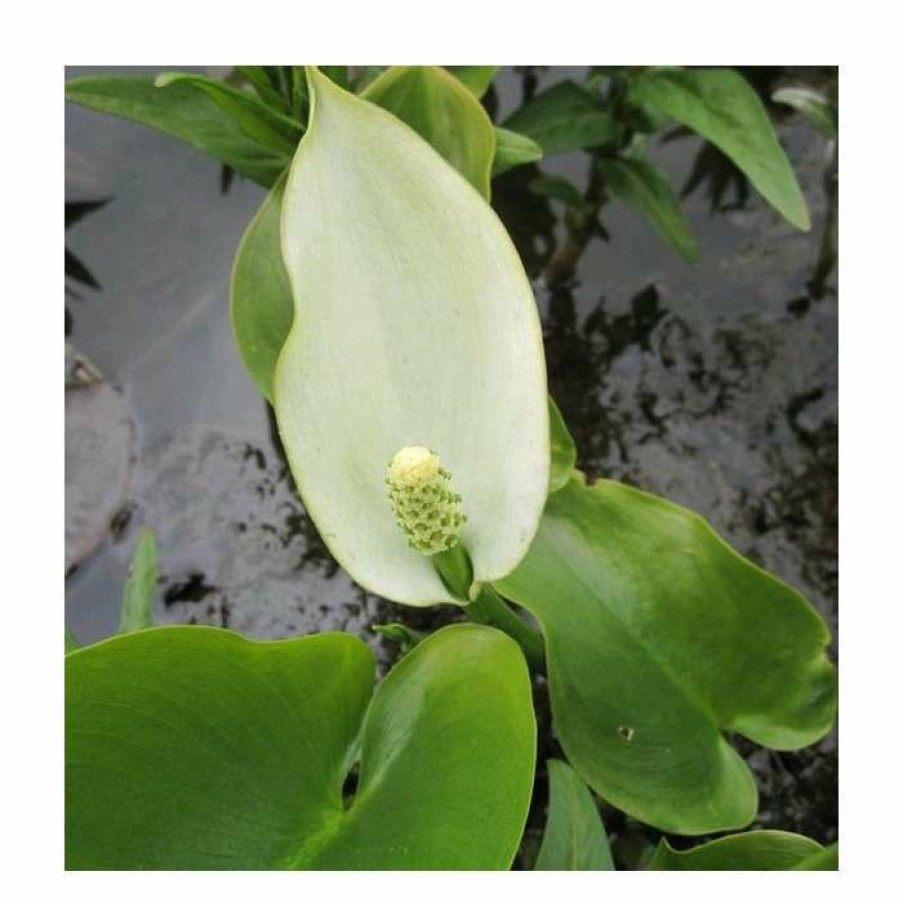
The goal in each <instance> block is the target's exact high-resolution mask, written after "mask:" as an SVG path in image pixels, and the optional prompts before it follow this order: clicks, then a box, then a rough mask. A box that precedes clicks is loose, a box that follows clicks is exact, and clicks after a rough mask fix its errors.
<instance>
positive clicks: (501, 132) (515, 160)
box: [492, 126, 542, 176]
mask: <svg viewBox="0 0 903 903" xmlns="http://www.w3.org/2000/svg"><path fill="white" fill-rule="evenodd" d="M541 159H542V148H541V147H540V146H539V145H538V144H537V143H536V142H535V141H534V140H533V139H532V138H528V137H527V136H526V135H519V134H518V133H517V132H512V131H511V130H510V129H503V128H499V127H498V126H496V128H495V159H494V160H493V161H492V175H493V176H499V175H501V174H502V173H503V172H507V171H508V170H509V169H514V167H516V166H523V165H524V164H525V163H535V162H536V161H537V160H541Z"/></svg>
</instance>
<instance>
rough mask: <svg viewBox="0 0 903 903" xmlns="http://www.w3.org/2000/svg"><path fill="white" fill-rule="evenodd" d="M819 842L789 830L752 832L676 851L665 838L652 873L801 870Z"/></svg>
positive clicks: (660, 845)
mask: <svg viewBox="0 0 903 903" xmlns="http://www.w3.org/2000/svg"><path fill="white" fill-rule="evenodd" d="M821 852H823V850H822V846H821V844H820V843H816V842H815V841H814V840H810V839H809V838H808V837H803V836H802V835H801V834H790V833H788V832H786V831H749V832H748V833H746V834H732V835H731V836H729V837H719V838H718V839H717V840H713V841H711V842H710V843H704V844H702V845H700V846H698V847H693V849H691V850H675V849H674V848H673V847H672V846H671V845H670V844H669V843H668V841H667V840H665V839H664V838H662V840H661V841H660V842H659V845H658V847H657V848H656V850H655V855H654V856H653V857H652V861H651V862H650V863H649V868H650V869H652V870H653V871H671V872H756V871H769V872H771V871H784V870H787V869H793V868H798V867H799V865H800V863H802V862H804V861H806V860H807V859H808V858H809V857H810V856H812V855H813V854H820V853H821Z"/></svg>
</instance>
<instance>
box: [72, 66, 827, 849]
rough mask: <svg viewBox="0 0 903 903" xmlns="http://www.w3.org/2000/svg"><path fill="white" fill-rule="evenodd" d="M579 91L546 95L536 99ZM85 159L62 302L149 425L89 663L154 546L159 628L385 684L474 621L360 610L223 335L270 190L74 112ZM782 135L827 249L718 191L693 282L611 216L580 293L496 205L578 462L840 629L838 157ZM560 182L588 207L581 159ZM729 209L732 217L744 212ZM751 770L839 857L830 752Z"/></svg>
mask: <svg viewBox="0 0 903 903" xmlns="http://www.w3.org/2000/svg"><path fill="white" fill-rule="evenodd" d="M147 71H148V72H155V71H158V70H147ZM74 74H82V72H81V71H79V70H72V71H71V72H70V73H69V75H70V76H71V75H74ZM561 74H562V73H561V72H560V71H558V72H551V73H539V75H538V78H539V82H540V84H542V82H543V81H544V80H546V81H549V80H557V79H558V78H560V77H561ZM522 90H523V80H522V77H521V75H520V74H519V73H515V72H511V71H506V72H505V73H504V74H503V77H502V78H501V79H500V80H499V92H498V97H497V103H498V105H499V108H500V109H501V111H502V112H504V111H505V110H510V109H511V108H513V106H515V105H516V104H517V103H518V102H519V99H520V96H521V92H522ZM66 135H67V137H66V184H67V199H69V200H91V199H98V198H111V200H110V201H109V203H107V204H106V205H105V206H104V207H102V208H101V209H99V210H96V211H94V212H93V213H91V214H90V215H88V216H86V217H85V218H84V219H83V220H81V221H80V222H79V223H77V224H76V225H74V226H73V227H72V228H71V229H70V230H69V231H68V232H67V245H68V247H69V248H70V249H71V250H72V251H74V252H75V253H76V254H77V255H78V257H79V258H80V259H81V260H82V261H83V263H84V264H85V265H86V266H88V267H89V269H90V270H91V272H92V273H93V275H94V276H95V278H96V279H97V281H98V282H99V283H100V285H101V286H102V288H101V289H99V290H91V289H88V288H84V287H77V290H78V293H79V295H80V298H74V299H70V300H69V301H68V308H69V311H70V314H71V322H72V330H71V335H70V338H71V340H72V342H73V343H74V344H75V346H76V347H77V348H78V349H79V351H81V352H82V353H83V354H85V355H87V357H88V358H89V359H90V361H91V362H92V363H93V364H94V365H95V366H96V367H97V368H99V370H100V371H101V372H102V373H103V375H104V376H105V378H106V380H107V381H108V383H110V384H112V385H113V386H115V387H116V388H117V389H118V390H119V391H120V393H121V398H120V399H119V401H120V402H124V404H125V406H126V408H127V409H128V411H130V412H131V420H132V426H133V431H132V432H129V431H122V432H123V434H124V435H127V436H128V437H129V439H128V441H127V442H126V441H124V442H123V444H122V446H121V447H119V448H113V447H111V448H110V449H109V450H107V451H106V452H105V453H106V454H110V455H111V456H112V457H111V461H112V460H117V461H118V460H120V459H121V458H123V457H124V458H125V459H127V460H128V467H127V468H126V470H127V472H128V473H129V480H128V485H127V486H126V487H125V489H124V491H123V492H122V498H121V500H120V502H119V504H118V505H117V507H116V514H115V516H114V517H113V518H112V525H111V527H110V529H108V530H107V536H106V539H105V540H104V541H103V543H102V544H101V546H100V547H99V548H98V549H96V550H95V551H94V552H93V553H92V554H90V555H89V556H88V557H87V558H86V559H85V560H83V561H82V562H81V563H80V564H79V565H78V566H77V567H76V568H75V570H74V571H73V572H72V573H70V575H69V577H68V578H67V582H66V617H67V623H68V624H69V626H70V628H71V629H72V630H73V632H74V633H75V635H76V636H77V637H78V638H79V640H81V641H82V642H88V641H91V640H94V639H97V638H99V637H101V636H105V635H108V634H109V633H112V632H113V631H114V630H115V629H116V625H117V623H118V606H119V595H120V592H121V586H122V582H123V579H124V575H125V570H126V567H127V562H128V558H129V554H130V551H131V548H132V545H133V543H134V540H135V537H136V534H137V530H138V528H140V527H141V526H143V525H148V526H150V527H152V528H153V529H154V530H155V532H156V534H157V537H158V541H159V544H160V559H161V580H160V587H159V594H158V600H157V620H158V622H159V623H180V622H191V623H212V624H222V625H226V626H229V627H231V628H234V629H236V630H238V631H241V632H244V633H247V634H249V635H253V636H259V637H277V636H285V635H292V634H297V633H308V632H312V631H317V630H333V629H341V630H349V631H352V632H355V633H357V634H359V635H361V636H364V637H366V638H367V639H368V640H370V641H371V642H372V643H373V644H374V648H375V649H376V650H377V652H378V655H379V657H380V660H381V661H382V662H383V663H384V664H386V663H388V662H389V661H390V660H391V659H392V657H393V656H394V654H395V651H396V650H395V647H394V645H393V644H392V643H390V642H388V641H383V640H381V639H379V638H378V637H376V636H375V635H374V634H373V633H372V631H371V629H370V626H371V625H372V624H373V623H375V622H376V623H380V622H382V623H385V622H387V621H391V620H401V619H404V620H405V621H406V622H407V623H409V624H412V626H415V627H422V628H430V627H433V626H436V625H438V624H440V623H443V622H445V621H447V620H448V619H449V618H450V617H455V612H454V611H453V610H451V609H448V610H444V609H436V610H430V611H427V612H420V611H415V610H411V609H399V608H398V607H397V606H394V605H391V604H390V603H387V602H385V601H383V600H379V599H376V598H374V597H372V596H370V595H368V594H366V593H364V592H363V591H362V590H360V589H359V588H358V587H356V586H355V585H354V584H353V583H352V582H351V581H350V580H349V579H348V578H347V577H346V576H345V575H344V574H343V573H342V572H341V571H340V570H338V569H337V567H336V566H335V564H334V563H333V562H332V560H331V559H330V558H329V556H328V554H327V553H326V551H325V549H324V547H323V545H322V543H321V542H320V540H319V538H318V536H317V534H316V531H315V529H314V528H313V526H312V525H311V523H310V521H309V520H308V519H307V518H306V516H305V513H304V510H303V507H302V506H301V504H300V502H299V500H298V498H297V496H296V494H295V493H294V490H293V487H292V483H291V478H290V475H289V474H288V473H287V471H286V468H285V465H284V463H283V459H282V456H281V452H280V450H279V448H278V443H277V442H276V441H275V439H274V431H273V427H272V421H271V418H270V416H269V412H268V409H267V406H266V405H265V404H264V402H263V401H262V400H261V399H260V397H259V396H258V395H257V393H256V392H255V390H254V388H253V386H252V384H251V382H250V380H249V379H248V378H247V377H246V376H245V373H244V371H243V369H242V366H241V364H240V362H239V360H238V357H237V355H236V352H235V350H234V346H233V342H232V336H231V332H230V326H229V318H228V280H229V272H230V267H231V260H232V255H233V254H234V251H235V248H236V245H237V243H238V240H239V238H240V236H241V233H242V231H243V229H244V227H245V225H246V224H247V222H248V220H249V219H250V217H251V215H252V214H253V212H254V210H255V209H256V207H257V205H258V204H259V203H260V200H261V198H262V191H261V189H259V188H258V187H256V186H254V185H252V184H249V183H245V182H241V181H236V182H235V184H233V186H232V187H231V188H230V190H229V191H228V193H226V194H222V193H221V192H220V190H219V178H220V172H219V166H218V165H217V164H216V163H215V162H213V161H211V160H209V159H207V158H206V157H204V156H202V155H201V154H200V153H197V152H195V151H193V150H191V149H190V148H187V147H184V146H182V145H181V144H179V143H177V142H176V141H174V140H172V139H169V138H167V137H166V136H163V135H160V134H157V133H154V132H151V131H148V130H146V129H143V128H141V127H139V126H136V125H132V124H129V123H126V122H121V121H119V120H116V119H113V118H111V117H106V116H102V115H100V114H94V113H90V112H87V111H84V110H81V109H78V108H76V107H71V106H70V107H69V108H68V109H67V111H66ZM780 135H781V139H782V141H783V143H784V146H785V147H786V148H787V150H788V152H789V154H790V156H791V159H792V161H793V164H794V167H795V169H796V171H797V173H798V174H799V177H800V180H801V183H802V186H803V189H804V192H805V194H806V198H807V201H808V203H809V207H810V211H811V213H812V218H813V229H812V231H811V232H810V233H809V234H803V233H799V232H796V231H795V230H793V229H792V228H791V227H789V226H787V225H785V224H783V223H782V222H781V221H779V220H778V218H777V217H776V215H775V214H773V213H772V212H771V211H770V210H768V209H765V208H764V207H763V206H762V205H761V204H760V203H759V201H758V199H757V198H756V197H755V196H754V195H753V196H750V197H749V199H748V201H747V203H746V204H745V206H741V207H739V209H729V210H722V209H716V210H714V211H713V209H712V204H711V198H710V197H709V194H708V191H707V190H708V189H710V188H711V187H712V185H714V184H715V183H714V181H713V180H711V179H710V180H709V181H708V182H704V183H703V184H702V185H701V186H700V188H699V189H698V190H697V191H696V192H694V193H693V194H691V195H690V197H689V198H688V199H687V200H686V202H685V209H686V210H687V213H688V217H689V219H690V222H691V225H692V228H693V232H694V234H695V235H696V237H697V240H698V242H699V246H700V249H701V252H702V261H701V262H700V263H698V264H695V265H692V266H690V265H686V264H684V263H682V262H681V261H680V260H679V259H678V258H677V257H676V256H675V255H674V254H673V252H671V251H670V249H669V248H668V247H666V246H665V245H664V244H663V243H662V241H661V239H659V237H658V236H657V235H656V234H655V233H654V232H653V231H652V230H651V229H650V227H649V226H648V225H647V224H646V223H645V222H644V221H642V220H641V219H640V218H639V217H638V216H637V215H635V214H633V213H632V212H631V211H629V210H627V209H625V208H622V207H621V206H620V205H617V204H612V205H610V206H608V207H606V208H605V209H604V210H603V214H602V221H603V225H604V226H605V229H606V230H607V233H608V236H609V238H608V240H607V241H606V240H605V239H603V238H602V237H601V236H595V237H593V238H592V239H591V240H590V241H589V242H588V244H586V247H585V248H584V249H583V251H582V253H581V254H579V256H576V255H570V256H571V257H574V256H576V266H575V268H574V269H573V271H572V272H568V271H567V268H565V270H564V271H562V269H561V268H560V267H558V266H556V265H552V266H550V261H560V260H561V259H562V258H563V257H564V258H568V257H569V254H570V251H571V250H573V242H574V239H573V236H569V234H568V229H567V227H566V225H565V223H564V217H563V215H562V210H561V209H560V207H559V206H558V205H557V203H554V202H553V203H552V204H551V206H550V205H549V204H548V202H546V201H543V200H541V199H540V198H538V197H536V196H535V195H532V194H531V193H530V192H529V191H528V190H527V189H526V183H527V182H528V181H529V178H530V174H529V173H527V172H523V173H517V172H515V173H512V174H510V175H509V176H507V177H505V178H504V180H502V181H497V182H496V184H495V188H494V192H495V196H494V201H495V204H496V206H497V208H498V209H499V211H500V213H501V215H502V217H503V219H504V220H505V222H506V225H507V226H508V228H509V230H510V231H511V232H512V234H513V235H514V237H515V240H516V242H517V244H518V247H519V250H520V251H521V254H522V256H523V258H524V260H525V262H526V264H527V267H528V270H529V271H530V275H531V277H533V279H534V286H535V291H536V295H537V300H538V303H539V307H540V311H541V314H542V319H543V324H544V331H545V339H546V355H547V360H548V368H549V381H550V388H551V390H552V393H553V394H554V396H555V397H556V399H557V400H558V403H559V405H560V407H561V409H562V411H563V412H564V415H565V417H566V419H567V421H568V423H569V425H570V426H571V428H572V430H573V432H574V434H575V437H576V439H577V443H578V447H579V452H580V458H579V462H578V464H579V466H580V467H581V468H582V469H584V470H585V471H586V472H587V473H588V474H589V475H591V476H593V477H595V476H602V475H605V476H608V477H614V478H616V479H620V480H624V481H627V482H629V483H632V484H635V485H637V486H641V487H643V488H645V489H648V490H650V491H653V492H657V493H660V494H662V495H665V496H667V497H669V498H671V499H673V500H675V501H677V502H680V503H682V504H685V505H688V506H689V507H691V508H694V509H696V510H697V511H700V512H701V513H703V514H704V515H705V516H706V517H707V518H709V520H710V521H711V522H712V523H713V525H714V526H715V527H716V529H718V531H719V532H720V533H721V534H722V535H723V536H725V537H726V538H727V539H728V540H729V541H730V542H731V543H732V544H733V545H734V546H735V547H737V548H738V549H739V550H740V551H741V552H742V553H743V554H745V555H747V556H749V557H750V558H752V559H753V560H755V561H757V562H759V563H760V564H762V565H763V566H765V567H766V568H768V569H769V570H771V571H773V572H775V573H776V574H777V575H779V576H780V577H781V578H783V579H784V580H786V581H788V582H789V583H791V584H792V585H794V586H795V587H797V588H799V589H800V590H801V591H802V592H803V593H804V594H805V595H806V596H807V597H808V598H809V599H810V600H811V601H812V602H813V604H814V605H815V606H816V607H817V608H818V609H819V610H820V611H821V612H822V613H823V614H824V615H825V617H826V618H827V619H828V621H829V623H830V624H831V626H832V629H834V628H836V611H837V608H836V595H837V413H836V411H837V293H836V279H835V277H834V276H833V275H832V276H831V277H830V278H829V279H828V280H827V281H826V282H825V283H824V284H817V285H813V284H812V280H813V276H814V274H815V272H816V268H817V264H818V257H819V242H820V238H821V230H822V227H823V224H824V222H825V217H826V198H827V195H826V191H825V181H824V176H825V170H826V165H827V161H826V156H825V155H826V142H825V139H824V138H823V137H821V136H820V135H819V134H818V133H816V132H815V131H814V130H812V129H811V128H809V127H808V126H806V125H805V124H804V123H801V122H800V121H798V120H797V119H795V118H793V117H788V118H787V119H786V121H785V122H783V124H782V125H781V129H780ZM701 150H702V145H701V143H700V142H699V141H698V140H696V139H695V138H692V137H684V138H679V139H676V140H673V141H669V142H667V143H665V144H656V145H655V146H654V147H653V149H652V155H653V157H654V159H656V161H657V162H659V163H660V165H662V166H663V167H664V168H665V169H666V170H667V171H668V172H669V173H670V174H671V175H672V177H673V178H674V180H675V182H676V183H677V184H679V185H680V184H683V183H684V182H685V181H686V179H687V177H688V175H689V174H690V172H691V170H692V168H693V165H694V161H695V160H696V157H697V155H698V154H699V153H700V152H701ZM543 168H544V171H546V172H553V173H558V174H561V175H566V176H567V177H569V178H571V179H572V180H573V181H575V182H576V183H577V184H578V185H581V186H582V185H585V183H586V177H587V172H586V171H587V168H588V161H587V157H586V155H583V154H573V155H563V156H561V157H555V158H552V159H551V160H549V161H547V163H546V164H544V167H543ZM534 175H535V173H534ZM713 178H714V177H713ZM734 187H735V186H731V185H729V187H728V190H727V192H726V195H725V196H724V197H722V199H721V201H722V205H721V206H727V207H732V206H734V205H733V204H732V202H733V201H734V200H736V197H735V191H734V190H733V189H734ZM816 281H817V282H821V281H822V280H816ZM72 391H79V390H72ZM119 406H120V405H119V402H117V409H118V407H119ZM117 466H118V465H117ZM117 472H118V471H117ZM101 513H102V515H103V516H104V517H105V516H106V514H105V512H101ZM740 746H741V749H742V750H743V751H744V753H745V754H747V756H748V759H749V761H750V764H751V765H752V767H753V768H754V770H755V771H756V773H757V776H758V779H759V786H760V790H761V793H762V802H761V813H760V817H759V824H760V825H762V826H764V827H780V828H784V829H788V830H798V831H802V832H804V833H807V834H810V835H812V836H814V837H816V838H817V839H819V840H821V841H824V842H827V841H831V840H833V839H834V838H835V837H836V833H837V801H836V796H837V754H836V737H835V736H833V735H832V736H831V737H829V738H827V739H826V740H825V741H823V742H822V743H821V744H819V745H817V746H815V747H812V748H810V749H808V750H804V751H802V752H799V753H792V754H791V753H774V752H767V751H764V750H759V749H756V748H754V747H753V746H752V744H745V745H744V744H743V743H741V744H740ZM539 823H541V820H539ZM608 824H609V828H610V830H611V831H612V833H613V835H614V839H615V850H616V854H617V855H618V856H619V858H620V861H621V862H622V863H623V864H629V862H630V861H631V859H632V857H633V856H634V855H635V854H636V851H637V850H638V849H639V848H640V846H641V841H643V840H644V839H646V838H647V835H648V832H645V831H644V830H643V829H642V828H640V827H639V826H637V825H635V824H634V823H632V822H630V821H629V820H627V819H624V818H623V817H622V816H620V815H619V814H618V813H608Z"/></svg>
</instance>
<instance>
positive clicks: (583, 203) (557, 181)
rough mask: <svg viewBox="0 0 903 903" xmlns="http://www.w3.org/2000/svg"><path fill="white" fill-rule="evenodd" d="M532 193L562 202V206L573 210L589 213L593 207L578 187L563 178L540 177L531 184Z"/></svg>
mask: <svg viewBox="0 0 903 903" xmlns="http://www.w3.org/2000/svg"><path fill="white" fill-rule="evenodd" d="M530 191H532V192H534V193H535V194H542V195H545V196H546V197H549V198H554V199H555V200H556V201H561V203H562V204H564V205H565V206H566V207H570V208H572V209H573V210H580V211H588V210H591V209H592V205H591V204H590V203H589V201H587V200H586V198H585V197H584V196H583V195H582V194H581V193H580V191H579V190H578V189H577V187H576V186H575V185H574V184H573V183H572V182H569V181H568V180H567V179H565V178H562V177H561V176H550V175H543V176H539V177H538V178H535V179H534V180H533V181H532V182H531V183H530Z"/></svg>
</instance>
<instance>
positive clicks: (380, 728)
mask: <svg viewBox="0 0 903 903" xmlns="http://www.w3.org/2000/svg"><path fill="white" fill-rule="evenodd" d="M373 678H374V662H373V657H372V653H371V652H370V650H369V649H368V647H367V646H366V645H365V644H364V643H363V642H362V641H361V640H359V639H357V638H355V637H352V636H349V635H346V634H322V635H318V636H312V637H303V638H300V639H291V640H281V641H276V642H251V641H248V640H245V639H243V638H242V637H239V636H238V635H236V634H233V633H230V632H228V631H224V630H216V629H211V628H204V627H165V628H154V629H151V630H146V631H141V632H138V633H132V634H126V635H124V636H120V637H116V638H114V639H112V640H107V641H105V642H102V643H99V644H97V645H95V646H91V647H87V648H85V649H81V650H79V651H77V652H74V653H71V654H70V655H68V656H67V658H66V868H67V869H117V870H123V869H127V870H135V869H191V870H202V869H462V868H466V869H501V868H507V867H508V866H509V865H510V863H511V861H512V859H513V857H514V854H515V851H516V849H517V845H518V841H519V840H520V836H521V832H522V831H523V827H524V822H525V820H526V815H527V809H528V806H529V801H530V793H531V787H532V780H533V766H534V760H535V752H534V744H535V739H536V728H535V722H534V720H533V712H532V703H531V696H530V682H529V678H528V675H527V669H526V666H525V664H524V661H523V657H522V656H521V654H520V651H519V650H518V648H517V645H516V644H515V643H514V642H513V641H512V640H510V639H509V638H508V637H506V636H505V635H504V634H501V633H499V632H498V631H495V630H491V629H489V628H484V627H478V626H475V625H455V626H452V627H448V628H445V629H444V630H441V631H439V632H437V633H435V634H433V635H432V636H431V637H429V638H428V639H426V640H424V641H423V642H422V643H421V644H420V645H419V646H418V647H417V648H416V649H415V650H414V651H413V652H411V653H410V654H409V655H408V656H407V657H406V658H405V659H403V660H402V662H401V663H400V664H399V665H398V666H397V667H396V668H395V669H394V670H393V671H392V672H391V673H390V674H389V676H388V677H387V678H386V680H385V681H384V682H383V683H382V684H381V686H380V687H379V688H378V689H377V691H376V694H375V695H374V696H373V698H372V701H371V688H372V684H373ZM425 703H426V704H425ZM359 737H360V740H358V738H359ZM358 750H360V753H359V755H360V768H359V780H358V784H357V789H356V791H355V792H354V795H353V797H352V798H351V799H343V787H344V786H345V781H346V777H347V775H348V774H349V770H350V769H351V767H352V765H353V764H354V761H355V759H356V758H357V755H358V753H357V751H358Z"/></svg>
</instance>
